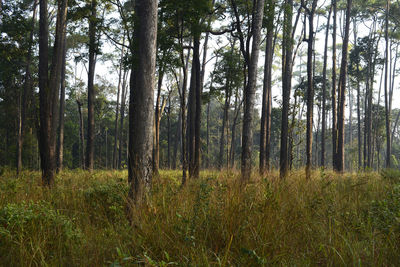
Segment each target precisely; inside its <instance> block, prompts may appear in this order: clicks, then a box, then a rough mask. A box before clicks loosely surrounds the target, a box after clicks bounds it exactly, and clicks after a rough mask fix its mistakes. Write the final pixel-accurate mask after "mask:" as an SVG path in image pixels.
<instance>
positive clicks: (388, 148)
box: [385, 0, 392, 168]
mask: <svg viewBox="0 0 400 267" xmlns="http://www.w3.org/2000/svg"><path fill="white" fill-rule="evenodd" d="M385 43H386V51H385V121H386V168H390V167H391V157H392V151H391V148H392V147H391V141H390V134H391V132H390V109H389V99H388V67H389V66H388V64H389V59H388V56H389V0H387V1H386V15H385Z"/></svg>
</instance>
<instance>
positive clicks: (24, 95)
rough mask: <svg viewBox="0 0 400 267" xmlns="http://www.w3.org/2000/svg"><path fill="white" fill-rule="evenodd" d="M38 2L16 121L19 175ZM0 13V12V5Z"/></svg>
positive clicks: (30, 81) (34, 4) (30, 83)
mask: <svg viewBox="0 0 400 267" xmlns="http://www.w3.org/2000/svg"><path fill="white" fill-rule="evenodd" d="M38 3H39V1H38V0H35V2H34V3H33V14H32V24H31V25H32V30H31V32H30V35H29V48H28V53H27V59H26V67H25V82H24V91H23V93H22V103H21V104H20V110H21V111H20V115H19V121H18V136H17V174H19V173H20V172H21V170H22V146H23V143H24V132H25V118H26V109H27V108H28V101H29V100H28V97H29V96H30V95H31V93H30V92H29V91H30V90H32V77H31V62H32V49H33V35H34V32H35V27H34V26H35V18H36V10H37V6H38ZM0 11H1V3H0Z"/></svg>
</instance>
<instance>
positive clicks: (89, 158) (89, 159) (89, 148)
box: [86, 0, 97, 171]
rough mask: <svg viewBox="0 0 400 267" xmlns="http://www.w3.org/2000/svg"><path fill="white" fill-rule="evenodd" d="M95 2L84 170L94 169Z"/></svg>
mask: <svg viewBox="0 0 400 267" xmlns="http://www.w3.org/2000/svg"><path fill="white" fill-rule="evenodd" d="M96 9H97V0H92V2H91V16H90V19H89V72H88V127H87V140H86V168H87V169H88V170H89V171H92V170H93V168H94V138H95V133H94V131H95V129H94V100H95V94H96V92H95V90H94V73H95V67H96V46H97V44H96V28H97V27H96V15H97V14H96V13H97V10H96Z"/></svg>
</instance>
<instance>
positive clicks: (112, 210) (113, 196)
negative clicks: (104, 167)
mask: <svg viewBox="0 0 400 267" xmlns="http://www.w3.org/2000/svg"><path fill="white" fill-rule="evenodd" d="M123 182H124V181H120V182H114V181H113V182H110V183H107V184H104V183H94V184H93V185H92V186H91V187H89V188H88V189H86V190H85V191H83V196H84V199H85V202H86V203H87V206H88V207H90V208H91V209H92V211H93V212H92V213H91V215H92V217H93V218H92V220H93V221H96V220H97V219H98V218H106V219H107V221H109V222H118V221H121V219H123V217H124V216H125V213H124V210H125V205H126V196H127V195H128V186H127V184H126V183H123Z"/></svg>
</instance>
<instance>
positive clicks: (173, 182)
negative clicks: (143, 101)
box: [0, 171, 400, 266]
mask: <svg viewBox="0 0 400 267" xmlns="http://www.w3.org/2000/svg"><path fill="white" fill-rule="evenodd" d="M180 175H181V172H180V171H161V173H160V175H159V177H156V178H154V181H153V184H154V185H153V189H152V195H151V197H150V198H149V201H148V204H147V205H146V206H142V207H141V208H138V209H137V210H136V211H134V214H133V216H132V218H133V220H132V223H130V222H129V221H128V220H127V216H126V197H127V194H128V185H127V172H126V171H95V172H93V173H92V174H89V173H87V172H85V171H65V172H63V173H61V174H59V175H58V176H57V179H56V185H55V187H54V188H52V189H50V190H49V189H45V188H43V187H42V186H41V181H40V173H39V172H24V173H23V174H22V175H21V176H20V177H19V178H18V179H17V178H16V177H15V172H11V171H4V172H3V174H1V176H0V265H8V266H31V265H33V266H37V265H40V266H42V265H43V266H132V265H133V266H135V265H146V266H166V265H179V266H208V265H212V266H262V265H287V266H293V265H297V266H304V265H329V266H337V265H339V266H340V265H354V266H355V265H357V266H358V265H368V266H382V265H384V266H387V265H394V266H399V265H400V254H399V251H400V172H398V171H386V172H384V173H381V174H378V173H373V172H371V173H360V174H356V173H353V174H350V173H346V174H344V175H338V174H334V173H333V172H330V171H326V172H323V171H315V172H314V173H313V177H312V179H311V180H309V181H306V180H305V175H304V172H303V171H294V172H292V173H291V174H290V176H289V177H288V178H287V179H286V180H285V181H279V179H278V174H277V173H272V174H269V175H268V176H266V177H258V176H257V177H254V178H253V179H252V180H251V181H250V182H249V183H248V184H247V185H246V186H245V187H242V186H240V184H239V183H238V182H237V181H238V179H239V176H238V174H237V173H232V172H218V171H203V172H202V173H201V178H200V179H198V180H194V181H189V182H188V184H187V186H185V187H183V188H181V187H180Z"/></svg>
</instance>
